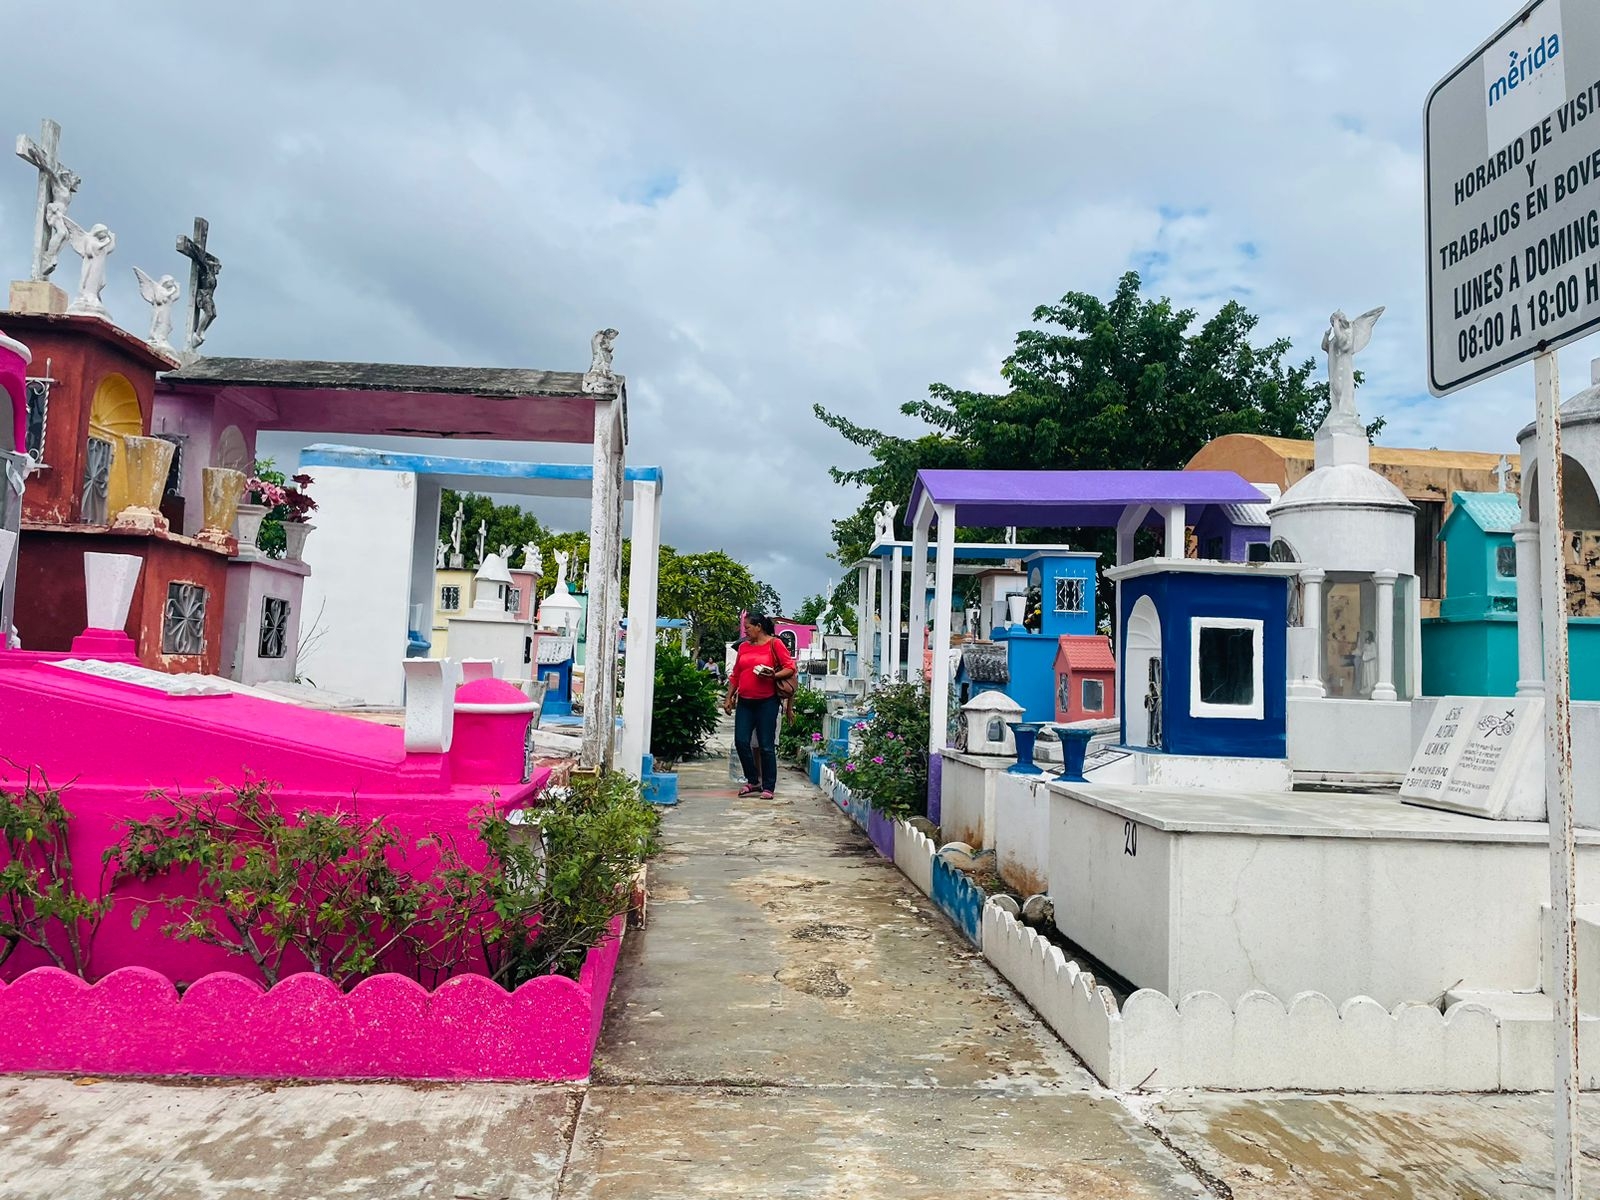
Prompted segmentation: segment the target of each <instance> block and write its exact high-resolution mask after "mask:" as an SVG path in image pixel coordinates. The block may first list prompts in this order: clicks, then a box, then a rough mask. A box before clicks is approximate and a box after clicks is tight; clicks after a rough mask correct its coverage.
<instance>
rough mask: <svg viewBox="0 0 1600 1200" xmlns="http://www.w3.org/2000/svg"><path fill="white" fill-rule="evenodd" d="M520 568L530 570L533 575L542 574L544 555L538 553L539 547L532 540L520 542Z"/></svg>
mask: <svg viewBox="0 0 1600 1200" xmlns="http://www.w3.org/2000/svg"><path fill="white" fill-rule="evenodd" d="M522 569H523V570H524V571H531V572H533V574H535V575H543V574H544V556H543V555H542V554H540V553H539V547H538V546H537V545H536V544H535V543H533V542H523V543H522Z"/></svg>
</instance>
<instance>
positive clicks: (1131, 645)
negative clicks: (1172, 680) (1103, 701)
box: [1122, 596, 1161, 746]
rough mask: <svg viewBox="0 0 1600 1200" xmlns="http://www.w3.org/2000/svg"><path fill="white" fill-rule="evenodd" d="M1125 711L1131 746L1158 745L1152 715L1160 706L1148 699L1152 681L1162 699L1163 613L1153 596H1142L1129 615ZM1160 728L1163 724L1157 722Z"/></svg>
mask: <svg viewBox="0 0 1600 1200" xmlns="http://www.w3.org/2000/svg"><path fill="white" fill-rule="evenodd" d="M1122 669H1123V683H1122V691H1123V708H1122V711H1123V714H1124V720H1125V721H1126V722H1127V725H1126V728H1127V742H1128V745H1130V746H1158V745H1160V744H1161V743H1160V737H1159V733H1156V734H1155V735H1154V736H1152V730H1151V718H1152V717H1154V716H1156V715H1157V711H1158V710H1157V709H1156V708H1154V707H1152V706H1151V705H1150V704H1149V703H1147V701H1148V700H1149V699H1150V696H1151V691H1152V689H1151V680H1152V679H1155V680H1157V681H1158V682H1157V684H1156V688H1155V695H1156V698H1157V699H1158V700H1159V698H1160V685H1159V680H1160V677H1161V614H1160V613H1158V612H1157V611H1156V606H1155V602H1154V601H1153V600H1151V599H1150V597H1149V596H1140V597H1139V599H1138V600H1137V601H1136V602H1135V603H1134V606H1133V611H1132V612H1130V613H1129V614H1128V628H1127V644H1126V649H1125V650H1124V652H1123V656H1122ZM1157 729H1158V730H1159V723H1158V725H1157Z"/></svg>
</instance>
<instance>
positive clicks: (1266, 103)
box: [0, 0, 1590, 607]
mask: <svg viewBox="0 0 1600 1200" xmlns="http://www.w3.org/2000/svg"><path fill="white" fill-rule="evenodd" d="M1514 8H1515V5H1513V4H1511V3H1508V2H1507V0H1449V2H1448V3H1445V2H1442V0H1344V2H1343V3H1338V4H1324V3H1310V2H1308V0H1228V2H1227V3H1195V2H1194V0H1134V2H1132V3H1123V4H1090V3H1084V2H1082V0H1052V2H1045V0H981V2H972V3H967V4H954V3H932V4H930V3H927V0H922V2H920V3H911V2H910V0H894V2H878V3H874V2H871V0H867V2H863V0H853V2H830V0H810V2H808V3H805V4H797V3H789V2H782V0H760V2H759V3H758V2H754V0H744V2H743V3H709V2H706V3H691V2H679V0H638V2H635V3H603V2H599V0H590V2H585V3H560V4H557V3H535V2H532V0H530V2H527V3H522V4H516V5H511V4H501V5H492V6H491V5H474V4H455V5H441V4H438V3H431V4H421V3H413V2H411V0H386V2H384V3H368V2H365V0H361V2H358V0H323V2H321V3H318V4H308V3H299V2H288V0H275V2H274V3H271V4H251V5H244V4H240V5H235V4H218V3H216V2H215V0H209V2H207V3H198V2H192V0H166V2H164V3H160V4H128V3H125V2H123V0H78V2H76V3H71V4H67V3H62V2H61V0H20V2H19V0H11V2H10V3H9V4H8V5H7V14H8V15H7V24H8V31H9V33H10V39H9V40H10V46H9V47H8V48H9V50H10V53H8V54H7V55H6V56H5V57H6V63H5V66H4V68H3V69H0V99H3V103H0V112H4V114H5V115H6V117H7V118H8V119H9V121H10V123H11V126H13V127H14V128H12V129H11V130H9V132H10V133H18V132H23V131H26V132H29V133H32V134H34V135H35V136H37V131H38V126H39V120H40V118H42V117H44V116H52V117H54V118H56V119H57V120H59V121H60V122H61V123H62V125H63V126H64V133H63V140H62V157H63V159H64V160H65V161H66V162H67V163H68V165H70V166H71V167H72V168H74V169H75V170H76V171H78V173H79V174H80V175H82V176H83V178H84V184H83V188H82V190H81V191H80V192H79V195H78V197H77V199H76V200H75V202H74V204H73V215H74V216H75V217H76V218H77V219H78V220H79V221H80V222H81V223H83V224H86V225H87V224H89V223H92V222H97V221H103V222H105V223H106V224H107V225H109V226H111V227H112V229H113V230H115V231H116V233H117V235H118V247H117V251H116V255H115V257H114V258H113V260H112V263H113V270H112V273H111V278H112V284H111V286H110V287H109V288H108V289H107V293H106V300H107V302H108V304H109V306H110V307H111V310H112V312H113V314H114V316H115V317H116V318H117V320H118V321H119V323H121V324H123V325H125V326H126V327H128V328H130V329H134V330H136V331H137V332H140V333H143V332H145V330H146V328H147V325H146V321H147V318H146V315H145V310H144V306H143V304H142V303H141V302H140V301H139V299H138V295H137V291H136V289H135V286H134V280H133V273H132V271H131V270H130V269H129V268H130V267H131V266H133V265H134V264H137V265H139V266H141V267H142V268H144V269H145V270H147V271H150V272H151V273H153V274H157V275H159V274H161V273H163V272H171V273H173V274H175V275H178V276H180V278H182V279H184V280H185V281H187V263H185V262H184V261H183V260H181V259H179V258H178V257H177V256H176V255H175V254H174V252H173V241H174V239H175V237H176V235H177V234H178V233H180V232H186V231H187V230H188V228H189V225H190V222H191V220H192V218H193V217H194V216H195V215H197V214H199V215H203V216H206V217H208V218H209V219H210V221H211V246H212V249H213V250H214V251H215V252H216V253H217V255H218V256H219V257H220V258H221V259H222V260H223V262H224V264H225V271H224V274H223V277H222V284H221V287H220V288H219V290H218V293H217V305H218V312H219V316H218V319H217V323H216V325H215V326H214V328H213V330H212V333H211V336H210V338H209V339H208V341H207V343H206V349H207V351H209V352H211V353H214V354H217V355H254V356H263V357H288V358H295V357H302V358H326V359H350V360H389V361H398V362H416V363H438V364H469V365H486V366H519V367H537V368H545V369H552V370H582V369H584V368H585V367H586V366H587V364H588V343H589V336H590V334H591V333H592V332H593V331H594V330H595V329H597V328H599V327H601V326H605V325H612V326H615V327H616V328H617V329H619V330H621V335H622V336H621V338H620V339H619V341H618V344H617V353H616V364H617V367H618V369H619V370H622V371H624V372H626V374H627V376H628V380H629V392H630V403H631V414H632V441H631V444H630V447H629V460H630V461H631V462H634V463H648V464H659V465H661V466H663V467H664V468H665V470H666V473H667V489H666V493H665V517H664V536H665V538H666V540H667V541H669V542H671V543H673V544H675V545H677V546H678V547H679V548H680V549H684V550H699V549H708V548H722V549H725V550H727V551H728V552H729V553H731V554H733V555H735V556H737V557H739V558H741V559H743V560H745V561H747V562H749V563H751V565H752V566H753V568H754V569H755V570H756V572H757V574H759V575H760V576H762V577H763V578H765V579H767V580H768V581H769V582H771V583H773V584H774V585H775V586H776V587H777V588H778V589H779V590H780V592H781V593H782V594H783V596H784V598H785V600H786V602H787V603H788V605H789V606H790V607H793V606H796V605H797V604H798V602H799V600H800V598H801V596H802V595H803V594H804V593H807V592H812V591H817V590H820V589H821V587H822V586H823V584H824V582H825V580H826V579H827V578H828V577H829V576H830V575H833V576H837V575H838V573H839V568H838V567H837V565H835V564H832V563H831V562H829V561H828V560H827V559H826V557H825V556H826V554H827V552H828V550H829V549H830V546H831V543H830V539H829V520H830V519H831V518H833V517H837V516H840V515H843V514H844V513H846V512H848V511H849V510H850V509H852V508H853V507H855V505H856V503H857V501H858V498H857V497H856V496H855V495H854V494H852V493H850V492H848V491H846V490H844V489H841V488H839V487H837V486H835V485H834V484H833V483H831V482H830V481H829V480H828V478H827V468H828V466H829V465H830V464H839V465H845V466H855V465H858V460H857V459H856V458H855V457H854V452H853V448H851V447H849V446H847V445H845V444H844V443H843V442H842V441H840V440H839V439H838V438H837V436H836V435H834V434H833V433H832V432H831V431H829V430H827V429H825V428H823V427H822V426H821V425H820V424H819V423H818V422H817V421H816V420H815V419H814V418H813V417H812V415H811V405H812V403H813V402H815V401H820V402H822V403H823V404H825V405H827V406H829V407H831V408H835V409H839V410H842V411H844V412H846V413H848V414H849V415H850V416H851V417H852V418H853V419H855V420H857V421H862V422H865V423H867V424H869V425H878V426H880V427H884V426H887V427H894V428H908V427H909V425H910V423H909V422H907V421H906V419H905V418H902V417H900V416H899V413H898V406H899V405H900V404H901V403H902V402H903V401H905V400H908V399H912V398H915V397H917V396H919V395H921V394H922V393H923V391H924V390H925V388H926V387H927V385H928V384H929V383H930V382H932V381H935V380H940V381H945V382H949V383H953V384H959V385H966V386H976V387H993V386H998V374H997V369H998V366H999V363H1000V360H1001V358H1002V357H1003V356H1004V355H1005V353H1006V352H1007V351H1008V349H1009V348H1010V346H1011V342H1012V337H1013V335H1014V333H1015V332H1016V330H1017V329H1019V328H1021V327H1023V326H1024V325H1025V324H1026V323H1027V318H1028V314H1029V312H1030V311H1031V309H1032V308H1033V306H1034V305H1036V304H1039V303H1042V302H1047V301H1050V300H1053V299H1056V298H1058V297H1059V296H1060V295H1061V294H1062V293H1064V292H1066V291H1068V290H1074V289H1082V290H1088V291H1094V292H1098V293H1100V294H1102V295H1103V294H1107V293H1108V292H1109V289H1110V288H1111V287H1112V285H1113V283H1114V281H1115V280H1116V277H1117V276H1118V275H1119V274H1120V273H1121V272H1123V271H1125V270H1127V269H1128V268H1130V267H1135V268H1138V269H1139V270H1140V271H1142V272H1143V274H1144V276H1145V280H1146V284H1147V287H1148V288H1149V289H1151V290H1159V291H1161V292H1165V293H1167V294H1169V295H1171V296H1172V297H1173V298H1174V299H1175V300H1177V301H1180V302H1182V303H1184V304H1191V305H1193V306H1195V307H1197V308H1198V309H1200V310H1201V312H1202V314H1207V313H1209V312H1211V311H1214V310H1215V309H1216V308H1217V307H1218V306H1219V305H1220V304H1222V303H1223V302H1224V301H1225V300H1227V299H1230V298H1238V299H1240V300H1241V301H1243V302H1244V303H1245V304H1246V305H1247V306H1248V307H1250V308H1251V309H1253V310H1254V311H1256V312H1257V313H1259V314H1260V315H1261V316H1262V330H1261V332H1262V334H1263V336H1277V335H1280V334H1282V335H1288V336H1290V337H1292V338H1293V339H1294V340H1295V345H1296V350H1297V352H1298V354H1299V355H1306V354H1310V353H1312V352H1313V351H1314V350H1315V349H1316V346H1317V343H1318V341H1319V340H1320V338H1321V334H1322V330H1323V328H1324V327H1325V325H1326V321H1327V316H1328V313H1329V312H1330V311H1332V309H1333V308H1335V307H1343V308H1344V309H1345V310H1346V311H1347V312H1350V313H1357V312H1361V311H1363V310H1365V309H1367V308H1371V307H1373V306H1374V305H1378V304H1384V305H1387V306H1388V311H1387V313H1386V314H1385V315H1384V318H1383V320H1382V321H1381V323H1380V324H1379V326H1378V328H1377V331H1376V333H1375V336H1374V338H1373V341H1372V345H1371V348H1370V350H1369V351H1368V352H1367V353H1366V354H1365V355H1363V357H1362V366H1363V367H1364V369H1365V371H1366V373H1367V379H1368V382H1367V385H1366V386H1365V387H1364V388H1363V389H1362V392H1361V395H1360V402H1361V407H1362V415H1363V416H1364V417H1367V418H1369V419H1370V418H1371V417H1373V416H1376V415H1379V414H1382V415H1384V416H1387V417H1388V418H1389V425H1388V428H1387V429H1386V430H1385V433H1384V437H1383V439H1382V440H1383V441H1384V442H1386V443H1388V444H1391V445H1413V446H1449V447H1457V448H1469V449H1485V450H1497V451H1514V450H1515V436H1516V432H1517V430H1518V429H1519V428H1520V427H1521V426H1522V425H1523V424H1524V423H1525V422H1526V421H1527V420H1529V419H1531V411H1532V398H1531V393H1532V375H1531V368H1527V367H1524V368H1522V369H1520V370H1518V371H1514V372H1511V373H1509V374H1507V375H1504V376H1501V377H1500V378H1499V379H1497V380H1494V381H1492V382H1490V383H1486V384H1483V385H1481V386H1478V387H1476V388H1473V389H1471V390H1470V391H1468V392H1466V393H1464V394H1462V395H1459V396H1457V397H1454V398H1452V399H1449V400H1443V401H1441V400H1434V399H1431V398H1430V397H1429V396H1428V395H1427V389H1426V374H1425V371H1426V350H1425V343H1424V331H1423V323H1424V313H1423V307H1422V306H1423V289H1424V276H1423V266H1424V263H1423V247H1422V232H1423V228H1422V225H1423V222H1422V162H1421V143H1422V138H1421V123H1422V105H1423V101H1424V99H1425V97H1426V94H1427V92H1428V89H1429V88H1430V87H1431V86H1432V85H1433V84H1434V83H1435V82H1437V80H1438V79H1439V78H1440V77H1442V76H1443V75H1444V74H1445V73H1446V72H1447V71H1448V70H1449V69H1450V68H1451V67H1453V66H1454V65H1455V64H1456V63H1457V62H1458V61H1459V60H1460V59H1462V58H1463V57H1465V56H1466V55H1467V54H1468V53H1470V52H1471V51H1472V50H1473V49H1474V48H1475V47H1476V46H1477V45H1478V43H1479V42H1481V41H1482V40H1483V39H1484V38H1486V37H1487V36H1488V35H1489V34H1490V33H1492V32H1493V31H1494V30H1495V28H1497V27H1498V25H1499V24H1500V23H1501V22H1503V21H1504V20H1505V19H1506V18H1508V17H1509V16H1510V15H1511V14H1512V12H1513V11H1514ZM491 12H492V14H493V15H490V14H491ZM8 161H10V162H11V165H10V167H9V168H8V169H7V170H6V171H4V172H0V256H3V259H4V261H5V262H7V263H9V264H10V268H9V269H10V270H11V272H12V276H13V277H21V276H24V275H25V274H26V271H27V265H28V256H29V233H28V221H29V218H30V216H31V211H32V207H33V199H34V176H33V174H32V172H31V170H29V169H27V168H26V167H24V165H23V164H22V163H20V162H17V161H14V160H9V159H8ZM75 270H76V266H75V263H74V262H72V261H71V260H70V256H68V264H67V267H66V272H65V273H66V274H67V275H68V277H69V278H70V277H73V276H74V275H75ZM1589 353H1590V352H1589V351H1588V350H1587V349H1586V347H1584V346H1578V347H1574V348H1573V349H1571V350H1569V351H1568V352H1566V354H1565V355H1564V357H1563V369H1564V374H1565V378H1566V380H1567V384H1568V388H1567V390H1568V391H1569V392H1570V391H1573V390H1576V388H1577V387H1579V386H1583V385H1586V384H1587V382H1588V375H1589V372H1588V368H1587V359H1588V357H1589ZM463 446H464V447H466V448H467V449H468V450H469V451H471V450H472V449H475V447H476V444H462V445H460V446H458V447H457V449H458V451H459V450H460V449H462V448H463ZM275 449H277V450H278V451H279V452H280V453H281V452H282V447H281V446H279V447H276V448H275ZM291 449H292V448H291ZM490 452H491V453H493V454H495V455H496V456H499V457H517V458H555V457H562V455H560V454H559V452H551V451H548V450H539V451H536V452H535V451H523V450H521V449H517V450H514V451H510V452H508V451H507V449H506V448H505V447H504V446H494V447H492V448H491V449H490ZM567 457H571V455H570V454H569V455H567ZM1106 465H1107V466H1113V467H1114V466H1118V465H1120V464H1116V463H1108V464H1106ZM543 515H546V516H547V517H549V518H550V519H552V520H554V521H555V522H556V523H557V524H558V525H564V526H566V527H577V526H581V525H583V524H584V522H585V518H584V517H583V515H582V513H581V512H579V511H576V510H574V509H572V508H570V507H569V508H565V509H562V508H557V509H552V510H545V511H544V514H543Z"/></svg>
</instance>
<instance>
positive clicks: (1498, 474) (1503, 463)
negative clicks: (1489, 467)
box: [1494, 454, 1511, 492]
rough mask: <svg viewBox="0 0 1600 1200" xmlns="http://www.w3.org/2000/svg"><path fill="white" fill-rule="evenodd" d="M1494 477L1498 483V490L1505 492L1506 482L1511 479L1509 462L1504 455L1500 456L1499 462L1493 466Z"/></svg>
mask: <svg viewBox="0 0 1600 1200" xmlns="http://www.w3.org/2000/svg"><path fill="white" fill-rule="evenodd" d="M1494 477H1495V478H1496V479H1498V480H1499V481H1500V490H1501V491H1502V492H1503V491H1506V490H1507V488H1506V481H1507V480H1509V479H1510V478H1511V460H1510V459H1509V458H1507V457H1506V456H1505V455H1504V454H1502V455H1501V456H1500V462H1499V463H1498V464H1497V465H1496V466H1495V469H1494Z"/></svg>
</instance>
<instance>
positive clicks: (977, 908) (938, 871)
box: [933, 856, 984, 947]
mask: <svg viewBox="0 0 1600 1200" xmlns="http://www.w3.org/2000/svg"><path fill="white" fill-rule="evenodd" d="M983 900H984V896H983V889H981V888H980V887H978V885H977V884H975V883H973V882H972V880H970V879H968V878H967V877H966V876H965V875H963V874H962V873H961V872H960V871H958V870H956V869H955V868H954V867H952V866H951V865H950V864H949V863H947V862H945V861H944V859H942V858H939V857H937V856H935V857H934V860H933V902H934V903H935V904H937V905H938V906H939V908H940V911H942V912H943V913H944V915H945V916H947V917H949V918H950V919H951V920H952V921H954V922H955V925H956V928H957V929H959V930H961V932H962V933H964V934H966V936H967V940H968V941H969V942H971V943H972V944H973V945H974V946H979V947H981V946H982V945H983V941H982V932H981V930H982V926H983Z"/></svg>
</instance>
